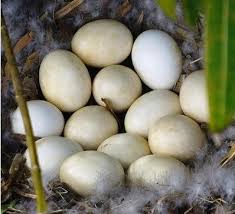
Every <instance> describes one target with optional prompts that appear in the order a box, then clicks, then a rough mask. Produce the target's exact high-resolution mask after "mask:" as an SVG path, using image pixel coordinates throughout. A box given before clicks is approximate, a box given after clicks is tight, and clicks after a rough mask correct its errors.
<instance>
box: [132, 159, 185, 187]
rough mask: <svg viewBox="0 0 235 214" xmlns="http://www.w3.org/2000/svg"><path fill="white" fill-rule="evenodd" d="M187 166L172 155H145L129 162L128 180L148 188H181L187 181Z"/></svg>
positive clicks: (135, 184) (134, 184)
mask: <svg viewBox="0 0 235 214" xmlns="http://www.w3.org/2000/svg"><path fill="white" fill-rule="evenodd" d="M188 176H189V171H188V168H187V167H186V166H185V165H184V164H183V163H182V162H180V161H179V160H177V159H175V158H173V157H167V156H158V155H147V156H144V157H142V158H140V159H138V160H136V161H135V162H134V163H132V164H131V166H130V167H129V169H128V181H129V183H130V185H132V186H140V187H144V188H146V189H149V190H157V189H159V188H161V187H165V188H167V187H171V188H175V189H181V188H182V187H183V186H184V185H185V184H186V182H187V179H188Z"/></svg>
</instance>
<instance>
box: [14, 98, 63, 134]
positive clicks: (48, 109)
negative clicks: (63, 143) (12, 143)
mask: <svg viewBox="0 0 235 214" xmlns="http://www.w3.org/2000/svg"><path fill="white" fill-rule="evenodd" d="M27 107H28V111H29V116H30V119H31V125H32V128H33V133H34V136H37V137H46V136H51V135H60V134H61V133H62V131H63V128H64V117H63V114H62V113H61V111H60V110H59V109H58V108H57V107H56V106H54V105H53V104H51V103H49V102H46V101H44V100H31V101H28V102H27ZM11 126H12V130H13V132H14V133H16V134H23V135H24V134H25V129H24V124H23V120H22V116H21V113H20V109H19V107H18V108H17V109H16V110H15V111H14V112H13V113H12V115H11Z"/></svg>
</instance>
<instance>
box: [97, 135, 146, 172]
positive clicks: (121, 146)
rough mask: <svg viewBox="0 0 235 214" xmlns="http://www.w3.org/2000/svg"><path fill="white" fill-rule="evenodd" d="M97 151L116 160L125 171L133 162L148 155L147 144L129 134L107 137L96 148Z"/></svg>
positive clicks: (141, 138)
mask: <svg viewBox="0 0 235 214" xmlns="http://www.w3.org/2000/svg"><path fill="white" fill-rule="evenodd" d="M98 151H100V152H104V153H106V154H108V155H110V156H112V157H114V158H116V159H117V160H119V161H120V163H121V164H122V166H123V167H124V168H126V169H127V168H128V167H129V166H130V164H131V163H133V162H134V161H135V160H137V159H139V158H140V157H142V156H145V155H149V154H150V150H149V145H148V142H147V141H146V140H145V139H144V138H143V137H140V136H138V135H134V134H129V133H122V134H116V135H113V136H112V137H109V138H108V139H106V140H105V141H104V142H103V143H102V144H101V145H100V146H99V147H98Z"/></svg>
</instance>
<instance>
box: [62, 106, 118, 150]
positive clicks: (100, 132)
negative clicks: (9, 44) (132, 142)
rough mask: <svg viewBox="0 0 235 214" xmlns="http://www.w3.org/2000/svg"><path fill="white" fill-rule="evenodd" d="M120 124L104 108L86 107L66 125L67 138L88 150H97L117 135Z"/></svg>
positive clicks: (76, 113)
mask: <svg viewBox="0 0 235 214" xmlns="http://www.w3.org/2000/svg"><path fill="white" fill-rule="evenodd" d="M117 132H118V123H117V121H116V119H115V118H114V116H113V115H112V114H111V113H110V112H109V111H108V110H107V109H106V108H104V107H102V106H95V105H94V106H86V107H83V108H81V109H79V110H78V111H76V112H75V113H73V114H72V116H71V117H70V118H69V120H68V121H67V123H66V125H65V129H64V135H65V137H67V138H69V139H72V140H74V141H76V142H78V143H80V144H81V145H82V147H83V148H84V149H86V150H88V149H95V150H96V149H97V148H98V146H99V145H100V144H101V143H102V142H103V141H104V140H106V139H107V138H109V137H110V136H112V135H114V134H117Z"/></svg>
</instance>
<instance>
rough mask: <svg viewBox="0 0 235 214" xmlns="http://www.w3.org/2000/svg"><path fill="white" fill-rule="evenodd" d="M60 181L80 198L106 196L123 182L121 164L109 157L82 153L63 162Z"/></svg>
mask: <svg viewBox="0 0 235 214" xmlns="http://www.w3.org/2000/svg"><path fill="white" fill-rule="evenodd" d="M60 179H61V181H62V182H64V183H65V184H67V185H68V186H70V187H71V188H72V189H73V190H74V191H76V192H77V193H78V194H80V195H82V196H90V195H100V194H106V193H109V192H110V191H112V190H113V189H114V188H118V187H120V186H121V185H122V184H123V181H124V170H123V168H122V166H121V164H120V163H119V162H118V161H117V160H116V159H114V158H112V157H110V156H109V155H107V154H105V153H102V152H97V151H84V152H79V153H78V154H75V155H73V156H71V157H69V158H68V159H66V160H65V161H64V163H63V164H62V166H61V168H60Z"/></svg>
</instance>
